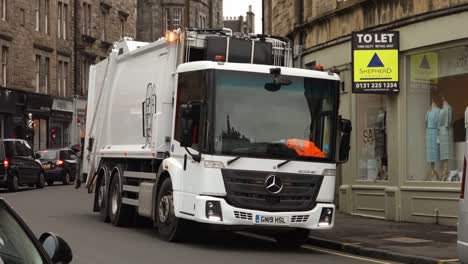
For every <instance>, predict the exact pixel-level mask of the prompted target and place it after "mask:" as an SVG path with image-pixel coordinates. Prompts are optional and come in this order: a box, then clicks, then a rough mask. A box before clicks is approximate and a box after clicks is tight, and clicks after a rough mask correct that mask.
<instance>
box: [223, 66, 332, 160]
mask: <svg viewBox="0 0 468 264" xmlns="http://www.w3.org/2000/svg"><path fill="white" fill-rule="evenodd" d="M282 77H283V78H284V77H285V78H287V79H288V80H289V81H288V82H286V83H287V84H286V85H281V86H280V88H279V89H278V90H275V91H272V90H271V89H266V87H265V84H271V83H272V82H273V80H274V76H273V75H270V74H260V73H248V72H234V71H217V72H216V75H215V82H216V86H215V87H216V92H215V94H216V100H215V102H216V106H215V114H214V115H215V122H214V131H215V135H214V136H215V139H214V141H215V142H214V151H215V153H216V154H220V155H233V156H249V157H258V158H273V159H290V158H294V159H297V160H316V161H323V162H331V161H332V160H334V149H335V146H334V145H335V141H336V140H335V139H334V137H335V135H336V133H335V130H336V128H335V124H336V122H335V121H336V118H337V103H338V102H337V97H338V92H339V91H338V88H339V86H338V82H337V81H333V80H325V79H312V78H303V77H294V76H282Z"/></svg>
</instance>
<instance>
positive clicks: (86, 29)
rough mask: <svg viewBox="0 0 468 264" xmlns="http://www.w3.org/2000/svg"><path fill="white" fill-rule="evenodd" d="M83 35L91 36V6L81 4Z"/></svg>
mask: <svg viewBox="0 0 468 264" xmlns="http://www.w3.org/2000/svg"><path fill="white" fill-rule="evenodd" d="M83 34H85V35H88V36H91V5H90V4H88V3H83Z"/></svg>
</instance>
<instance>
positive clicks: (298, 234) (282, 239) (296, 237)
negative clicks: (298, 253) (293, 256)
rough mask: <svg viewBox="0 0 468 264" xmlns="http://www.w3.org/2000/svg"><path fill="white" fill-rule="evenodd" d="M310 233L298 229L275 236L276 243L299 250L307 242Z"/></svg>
mask: <svg viewBox="0 0 468 264" xmlns="http://www.w3.org/2000/svg"><path fill="white" fill-rule="evenodd" d="M309 233H310V231H309V230H307V229H297V230H293V231H290V232H288V233H282V234H279V235H277V236H275V239H276V243H277V244H278V245H279V246H280V247H284V248H297V247H300V246H301V245H302V244H304V243H305V242H306V241H307V238H308V237H309Z"/></svg>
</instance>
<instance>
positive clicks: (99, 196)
mask: <svg viewBox="0 0 468 264" xmlns="http://www.w3.org/2000/svg"><path fill="white" fill-rule="evenodd" d="M101 170H104V171H109V170H108V169H107V167H106V166H103V167H101ZM98 177H99V178H98V179H97V183H96V191H95V194H94V208H93V211H94V212H99V217H100V218H101V220H102V221H103V222H105V223H108V222H109V221H110V219H109V210H108V209H107V207H108V206H107V204H108V200H109V193H108V188H107V186H108V184H107V179H108V178H107V177H106V173H102V174H101V175H100V176H98Z"/></svg>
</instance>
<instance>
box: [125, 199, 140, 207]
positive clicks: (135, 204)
mask: <svg viewBox="0 0 468 264" xmlns="http://www.w3.org/2000/svg"><path fill="white" fill-rule="evenodd" d="M122 203H124V204H129V205H133V206H138V205H139V203H138V200H136V199H130V198H122Z"/></svg>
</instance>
